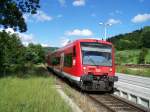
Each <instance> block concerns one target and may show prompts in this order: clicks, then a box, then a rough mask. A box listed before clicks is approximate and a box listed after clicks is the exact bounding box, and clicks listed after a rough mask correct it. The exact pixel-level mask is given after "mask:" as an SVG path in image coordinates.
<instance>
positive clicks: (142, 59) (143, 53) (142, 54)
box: [138, 48, 148, 64]
mask: <svg viewBox="0 0 150 112" xmlns="http://www.w3.org/2000/svg"><path fill="white" fill-rule="evenodd" d="M147 53H148V49H147V48H142V49H141V51H140V53H139V58H138V64H145V57H146V55H147Z"/></svg>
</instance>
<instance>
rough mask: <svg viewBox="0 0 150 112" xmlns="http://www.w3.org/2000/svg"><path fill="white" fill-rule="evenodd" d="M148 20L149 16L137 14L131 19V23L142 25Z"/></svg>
mask: <svg viewBox="0 0 150 112" xmlns="http://www.w3.org/2000/svg"><path fill="white" fill-rule="evenodd" d="M149 20H150V14H138V15H136V16H135V17H133V18H132V19H131V21H132V22H133V23H142V22H145V21H149Z"/></svg>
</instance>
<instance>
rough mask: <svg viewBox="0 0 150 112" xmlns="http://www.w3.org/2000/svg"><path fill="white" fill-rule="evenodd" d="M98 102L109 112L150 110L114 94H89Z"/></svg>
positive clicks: (147, 111) (143, 111) (148, 111)
mask: <svg viewBox="0 0 150 112" xmlns="http://www.w3.org/2000/svg"><path fill="white" fill-rule="evenodd" d="M88 97H89V98H90V99H92V100H93V101H94V102H96V103H97V104H99V105H101V106H103V107H105V108H106V109H107V110H108V112H150V110H148V109H145V108H143V107H142V108H141V107H139V106H137V105H134V104H132V103H130V102H128V101H124V100H123V99H120V98H118V97H116V96H114V95H110V94H103V95H95V94H94V95H93V94H92V95H88Z"/></svg>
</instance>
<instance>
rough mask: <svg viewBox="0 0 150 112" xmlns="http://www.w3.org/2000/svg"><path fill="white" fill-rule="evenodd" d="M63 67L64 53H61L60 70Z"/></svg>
mask: <svg viewBox="0 0 150 112" xmlns="http://www.w3.org/2000/svg"><path fill="white" fill-rule="evenodd" d="M63 67H64V53H61V58H60V71H61V72H62V71H63Z"/></svg>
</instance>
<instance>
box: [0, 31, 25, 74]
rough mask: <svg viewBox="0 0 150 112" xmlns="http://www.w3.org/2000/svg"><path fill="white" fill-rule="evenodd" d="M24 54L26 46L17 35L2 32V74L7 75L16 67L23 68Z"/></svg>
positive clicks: (0, 52) (0, 44)
mask: <svg viewBox="0 0 150 112" xmlns="http://www.w3.org/2000/svg"><path fill="white" fill-rule="evenodd" d="M23 53H24V46H23V45H22V43H21V40H20V38H19V37H18V36H17V35H15V34H13V35H12V34H9V33H6V32H5V31H3V32H0V74H3V75H6V72H9V71H13V69H15V68H16V66H22V63H21V62H22V60H23V55H24V54H23ZM14 71H15V70H14Z"/></svg>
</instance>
